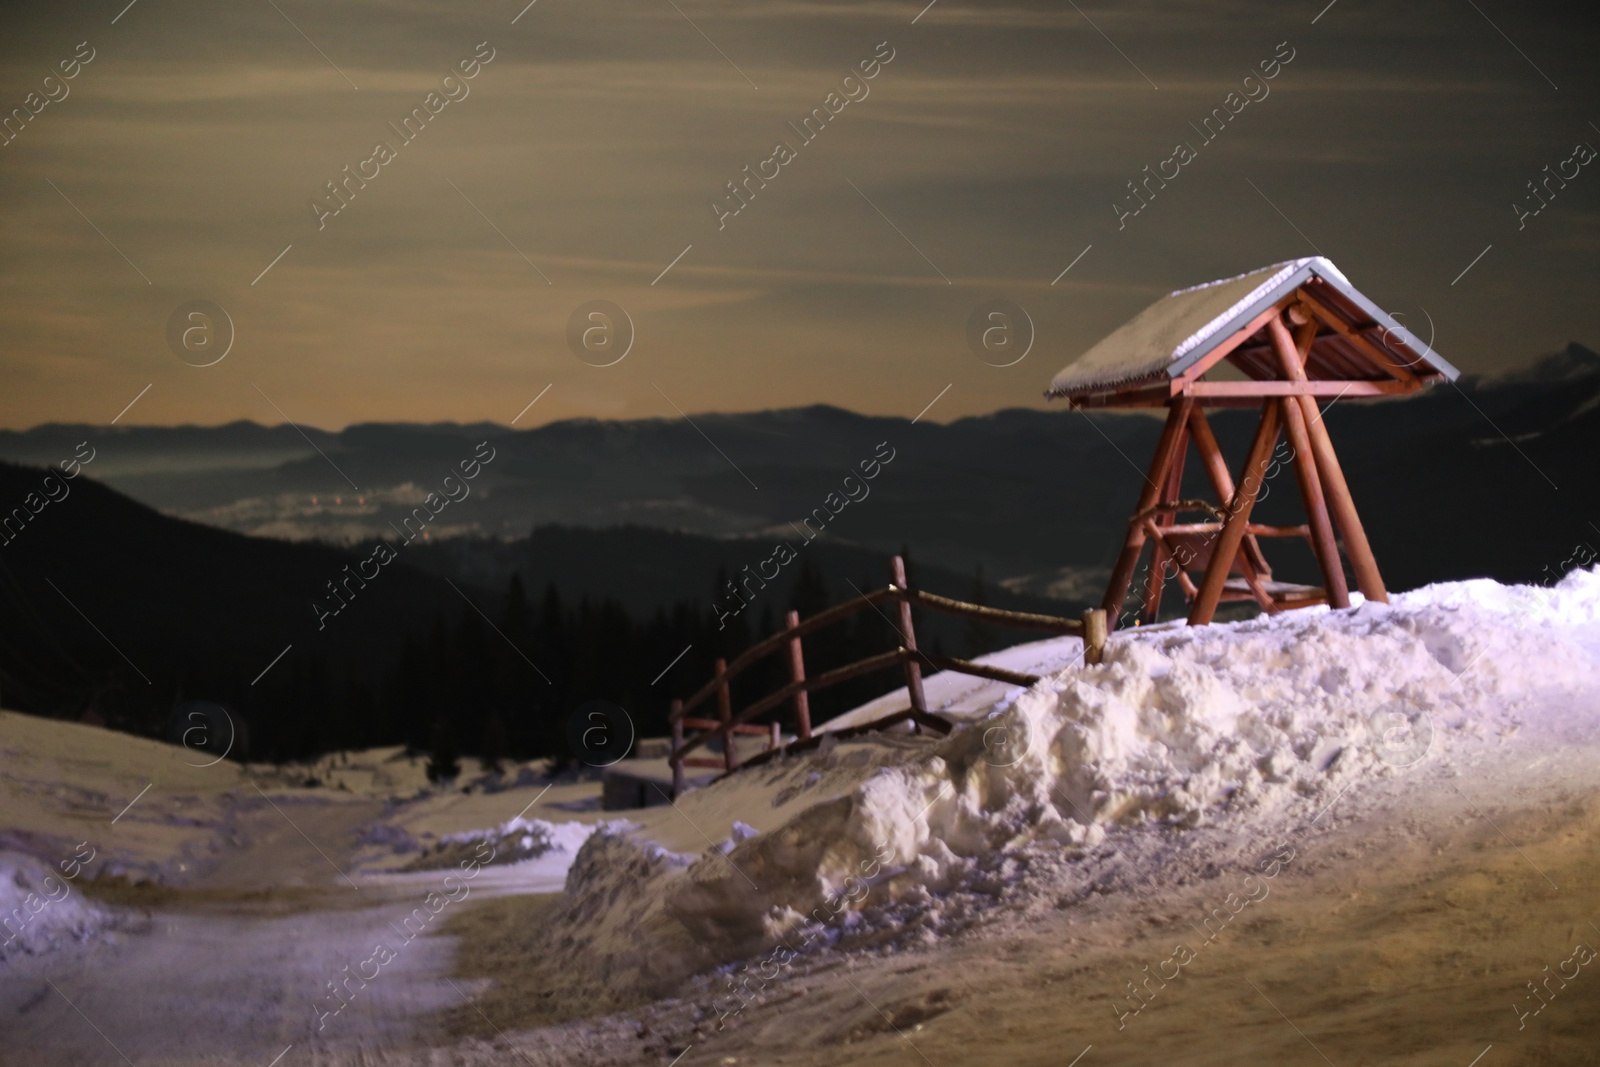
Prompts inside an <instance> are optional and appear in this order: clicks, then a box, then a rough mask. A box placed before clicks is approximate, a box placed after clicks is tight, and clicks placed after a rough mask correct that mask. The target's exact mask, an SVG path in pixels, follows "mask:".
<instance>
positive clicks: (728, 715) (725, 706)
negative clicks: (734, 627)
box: [717, 658, 739, 771]
mask: <svg viewBox="0 0 1600 1067" xmlns="http://www.w3.org/2000/svg"><path fill="white" fill-rule="evenodd" d="M727 670H728V661H727V660H725V659H720V658H719V659H718V660H717V678H718V679H719V682H718V685H717V718H718V719H720V720H721V721H722V730H721V731H720V732H721V734H722V768H723V770H728V771H731V770H735V769H737V768H738V766H739V753H738V752H737V751H735V746H734V743H733V726H732V724H731V723H730V721H729V720H731V719H732V718H733V707H732V703H731V701H730V700H729V697H728V680H727V679H726V678H723V677H722V676H723V675H724V674H726V673H727Z"/></svg>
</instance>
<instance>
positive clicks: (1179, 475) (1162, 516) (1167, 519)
mask: <svg viewBox="0 0 1600 1067" xmlns="http://www.w3.org/2000/svg"><path fill="white" fill-rule="evenodd" d="M1196 410H1198V409H1196ZM1178 437H1179V440H1178V443H1177V445H1175V446H1174V448H1173V453H1172V464H1171V466H1169V467H1168V468H1167V481H1166V486H1165V487H1164V488H1163V489H1162V491H1161V494H1160V496H1158V497H1157V500H1158V501H1159V502H1160V503H1163V504H1164V503H1167V502H1168V501H1173V500H1178V499H1180V498H1181V497H1182V496H1183V465H1184V459H1185V458H1186V457H1187V456H1188V454H1189V424H1188V423H1187V422H1185V423H1184V425H1183V428H1182V429H1180V430H1179V431H1178ZM1175 517H1176V513H1175V512H1171V511H1158V512H1156V513H1155V514H1154V515H1153V516H1151V518H1152V519H1153V520H1154V521H1153V522H1147V523H1146V524H1145V532H1146V536H1149V531H1150V528H1151V526H1170V525H1171V524H1172V520H1173V519H1174V518H1175ZM1169 556H1170V553H1168V551H1167V546H1166V543H1165V542H1164V541H1162V540H1161V538H1159V537H1153V538H1151V545H1150V571H1149V573H1147V574H1146V575H1145V582H1144V608H1143V610H1142V611H1141V612H1140V616H1141V619H1142V621H1143V622H1144V623H1145V624H1146V625H1148V624H1150V623H1153V622H1159V621H1160V619H1161V593H1162V591H1163V590H1164V589H1165V588H1166V585H1167V578H1168V577H1169V576H1168V575H1167V574H1165V573H1163V572H1164V570H1165V568H1166V566H1167V560H1168V558H1169Z"/></svg>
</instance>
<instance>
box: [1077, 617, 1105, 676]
mask: <svg viewBox="0 0 1600 1067" xmlns="http://www.w3.org/2000/svg"><path fill="white" fill-rule="evenodd" d="M1107 636H1108V635H1107V633H1106V609H1105V608H1090V609H1089V610H1088V611H1086V612H1084V613H1083V662H1084V663H1086V664H1089V665H1090V666H1093V665H1095V664H1097V663H1100V662H1102V661H1104V659H1105V654H1106V637H1107Z"/></svg>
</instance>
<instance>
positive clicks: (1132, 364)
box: [1045, 257, 1459, 627]
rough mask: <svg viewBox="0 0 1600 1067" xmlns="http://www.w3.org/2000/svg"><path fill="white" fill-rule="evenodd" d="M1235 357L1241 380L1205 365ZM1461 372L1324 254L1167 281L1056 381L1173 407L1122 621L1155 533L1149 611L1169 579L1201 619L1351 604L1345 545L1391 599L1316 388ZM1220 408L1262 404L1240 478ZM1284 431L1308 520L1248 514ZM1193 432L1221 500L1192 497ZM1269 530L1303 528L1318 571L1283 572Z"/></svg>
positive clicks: (1121, 571)
mask: <svg viewBox="0 0 1600 1067" xmlns="http://www.w3.org/2000/svg"><path fill="white" fill-rule="evenodd" d="M1224 364H1226V366H1228V367H1231V368H1232V369H1233V370H1234V371H1235V372H1237V373H1238V374H1239V375H1240V376H1242V378H1243V380H1231V381H1217V380H1208V378H1207V375H1208V373H1210V372H1212V371H1214V370H1220V369H1221V367H1222V366H1223V365H1224ZM1458 373H1459V372H1458V371H1457V370H1456V369H1455V368H1454V367H1452V366H1451V365H1450V364H1449V363H1446V362H1445V361H1444V360H1443V359H1442V358H1440V357H1439V356H1438V354H1437V353H1435V352H1434V351H1433V350H1432V349H1431V348H1430V347H1429V346H1428V345H1425V344H1422V343H1421V342H1419V341H1418V340H1417V339H1416V338H1414V337H1413V336H1411V334H1410V333H1409V332H1408V331H1406V329H1405V328H1404V327H1403V326H1401V325H1400V324H1399V323H1398V322H1396V321H1395V320H1394V319H1393V318H1392V317H1391V316H1389V315H1388V314H1387V313H1385V312H1384V311H1382V310H1381V309H1379V308H1378V307H1377V305H1375V304H1374V303H1372V301H1371V300H1369V299H1367V297H1365V296H1364V295H1362V294H1361V293H1360V292H1359V291H1357V290H1356V289H1355V288H1354V287H1352V286H1351V285H1350V283H1349V282H1348V281H1347V280H1346V279H1345V278H1344V276H1343V275H1342V274H1340V273H1339V271H1338V269H1337V268H1335V267H1334V266H1333V264H1332V263H1330V262H1328V261H1327V260H1326V259H1322V258H1321V257H1315V258H1311V259H1301V260H1294V261H1291V262H1289V263H1280V264H1275V265H1273V266H1271V267H1267V268H1264V269H1262V270H1259V271H1255V272H1252V273H1250V274H1245V275H1241V276H1239V277H1237V278H1229V279H1224V280H1223V281H1220V282H1212V283H1210V284H1208V285H1202V286H1196V287H1194V288H1192V289H1183V290H1179V291H1178V292H1175V293H1171V294H1169V295H1168V296H1167V297H1164V298H1163V299H1162V300H1160V301H1157V302H1156V303H1155V304H1154V305H1152V306H1151V307H1150V308H1148V309H1146V310H1145V311H1144V312H1142V313H1141V314H1140V315H1139V316H1138V317H1136V318H1135V319H1133V320H1132V321H1130V322H1129V323H1128V324H1126V325H1125V326H1123V327H1122V328H1121V329H1119V330H1117V331H1116V332H1114V333H1113V334H1111V335H1110V336H1109V337H1107V338H1106V339H1105V340H1103V341H1101V342H1100V343H1099V344H1097V345H1096V346H1095V347H1094V348H1092V349H1090V351H1089V352H1088V353H1085V355H1084V356H1083V357H1082V358H1081V359H1080V360H1079V361H1078V362H1077V363H1074V364H1073V365H1071V366H1069V367H1068V368H1066V369H1065V370H1063V371H1062V372H1061V373H1060V374H1058V375H1057V376H1056V378H1055V380H1054V381H1052V382H1051V387H1050V390H1049V391H1048V392H1047V393H1046V394H1045V395H1046V396H1048V397H1066V398H1068V399H1069V400H1070V402H1071V404H1072V406H1073V407H1076V408H1080V409H1081V408H1150V407H1165V408H1166V409H1167V418H1166V424H1165V426H1164V427H1163V429H1162V432H1161V437H1160V439H1159V441H1158V443H1157V445H1156V453H1155V457H1154V458H1153V459H1152V461H1151V463H1150V469H1149V472H1148V474H1147V475H1146V477H1145V486H1144V488H1143V491H1142V492H1141V493H1140V495H1139V502H1138V505H1137V506H1136V507H1135V509H1134V514H1133V515H1132V516H1131V517H1130V519H1129V522H1128V531H1127V535H1126V537H1125V538H1124V540H1123V544H1122V550H1121V552H1120V553H1119V554H1118V556H1117V561H1116V564H1115V566H1114V567H1113V568H1112V572H1111V580H1110V582H1109V584H1108V586H1107V588H1106V594H1105V598H1104V600H1103V601H1102V607H1103V608H1104V610H1105V612H1106V615H1107V618H1108V620H1109V624H1110V625H1111V626H1112V627H1115V626H1116V624H1117V621H1118V619H1119V617H1120V616H1121V615H1122V613H1123V608H1124V605H1125V604H1126V602H1127V600H1128V595H1129V590H1130V585H1131V583H1132V582H1133V579H1134V576H1135V574H1136V573H1137V571H1138V566H1139V561H1140V559H1141V558H1142V556H1143V554H1144V549H1145V546H1146V545H1147V544H1148V545H1149V546H1150V549H1151V551H1150V559H1149V565H1148V568H1147V571H1146V579H1145V590H1144V595H1143V605H1142V608H1141V609H1140V610H1139V618H1140V621H1143V622H1154V621H1156V619H1157V618H1158V617H1159V612H1160V607H1161V597H1162V592H1163V590H1164V588H1165V586H1166V584H1167V582H1168V581H1169V580H1173V579H1176V580H1177V581H1178V584H1179V586H1180V587H1181V588H1182V589H1183V592H1184V594H1185V595H1186V597H1187V598H1188V600H1189V615H1188V619H1189V622H1190V624H1191V625H1199V624H1203V623H1208V622H1210V621H1211V620H1212V618H1213V617H1214V615H1215V613H1216V610H1217V607H1218V605H1220V604H1222V603H1224V602H1227V601H1230V600H1240V601H1254V602H1255V603H1256V604H1258V605H1259V606H1260V607H1261V608H1262V610H1263V611H1267V612H1278V611H1283V610H1287V609H1290V608H1296V607H1303V606H1307V605H1311V604H1323V603H1326V604H1328V605H1330V606H1331V607H1335V608H1342V607H1348V606H1349V604H1350V586H1349V581H1348V580H1347V577H1346V574H1345V569H1344V562H1345V559H1347V560H1348V562H1349V565H1350V571H1351V574H1352V575H1353V576H1354V578H1355V585H1356V587H1357V588H1358V589H1359V590H1360V591H1361V594H1362V596H1364V597H1365V598H1366V599H1368V600H1377V601H1384V602H1386V601H1387V600H1388V592H1387V590H1386V589H1385V588H1384V584H1383V578H1382V575H1381V574H1380V573H1379V571H1378V564H1377V561H1376V560H1375V559H1374V558H1373V554H1372V547H1371V545H1370V544H1369V543H1368V541H1367V535H1366V531H1365V529H1364V528H1363V527H1362V525H1361V519H1360V516H1359V515H1358V514H1357V512H1356V507H1355V503H1354V501H1353V499H1352V498H1351V495H1350V487H1349V485H1348V484H1347V483H1346V481H1345V478H1344V472H1343V470H1342V469H1341V468H1340V465H1339V459H1338V456H1337V454H1336V453H1335V452H1334V448H1333V442H1332V440H1331V439H1330V437H1329V436H1328V428H1327V425H1326V424H1325V423H1324V422H1323V419H1322V414H1323V411H1322V409H1321V408H1320V407H1319V406H1318V401H1319V399H1320V398H1327V399H1328V402H1329V403H1330V404H1331V403H1332V402H1333V401H1335V400H1338V399H1341V398H1381V397H1388V396H1404V395H1407V394H1410V393H1413V392H1416V391H1417V390H1419V389H1422V388H1424V387H1425V386H1427V385H1430V384H1432V383H1433V382H1436V381H1440V380H1454V379H1455V378H1456V377H1457V376H1458ZM1208 407H1212V408H1216V407H1256V408H1258V409H1259V410H1260V412H1261V416H1260V421H1259V422H1258V424H1257V427H1256V433H1255V437H1254V440H1253V441H1252V443H1251V446H1250V450H1249V452H1248V454H1247V455H1246V457H1245V460H1244V464H1243V466H1242V468H1241V469H1240V472H1239V475H1238V477H1237V479H1235V477H1234V476H1233V474H1232V473H1231V472H1230V470H1229V468H1228V463H1227V460H1226V459H1225V458H1224V457H1223V455H1222V451H1221V449H1220V448H1219V447H1218V446H1217V440H1216V437H1215V435H1214V434H1213V433H1212V432H1211V426H1210V424H1209V422H1208V421H1207V420H1206V416H1205V409H1206V408H1208ZM1280 434H1285V435H1287V437H1288V440H1289V444H1290V446H1291V448H1292V450H1293V455H1292V459H1291V463H1292V465H1293V468H1294V471H1295V478H1296V482H1297V483H1298V486H1299V490H1300V501H1301V505H1302V507H1303V509H1304V511H1305V515H1306V522H1305V523H1304V524H1302V525H1299V526H1265V525H1262V524H1259V523H1254V522H1252V521H1251V520H1250V513H1251V510H1252V509H1253V508H1254V506H1255V504H1256V501H1257V500H1258V499H1259V498H1260V495H1261V489H1262V485H1263V484H1264V481H1265V478H1266V477H1267V476H1268V475H1267V471H1268V469H1269V467H1270V466H1271V465H1272V463H1273V452H1274V450H1275V449H1276V447H1277V443H1278V439H1279V436H1280ZM1190 446H1193V448H1194V450H1195V452H1196V453H1197V455H1198V458H1199V460H1200V462H1201V464H1202V467H1203V469H1204V472H1205V475H1206V479H1207V481H1208V482H1209V483H1210V485H1211V488H1212V490H1213V491H1214V492H1215V494H1216V498H1217V502H1216V503H1215V504H1213V503H1210V502H1207V501H1203V500H1183V499H1180V495H1181V491H1182V485H1183V473H1184V464H1185V460H1186V458H1187V456H1188V453H1189V449H1190ZM1197 511H1198V512H1208V513H1209V521H1202V522H1182V523H1180V522H1178V518H1179V516H1180V515H1183V514H1185V513H1189V512H1197ZM1267 537H1299V538H1301V539H1303V540H1305V541H1306V542H1307V543H1308V544H1309V545H1310V547H1311V550H1312V553H1313V554H1314V555H1315V557H1316V560H1317V564H1318V567H1319V569H1320V570H1321V572H1322V585H1321V586H1320V587H1312V586H1303V585H1291V584H1289V583H1284V582H1278V581H1275V580H1273V578H1272V569H1271V567H1270V565H1269V564H1268V562H1267V559H1266V556H1265V555H1264V554H1263V553H1262V550H1261V543H1260V542H1261V539H1262V538H1267ZM1341 542H1342V545H1343V550H1344V552H1343V555H1344V559H1341V555H1340V546H1341Z"/></svg>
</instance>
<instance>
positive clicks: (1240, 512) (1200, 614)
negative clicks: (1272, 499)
mask: <svg viewBox="0 0 1600 1067" xmlns="http://www.w3.org/2000/svg"><path fill="white" fill-rule="evenodd" d="M1277 443H1278V405H1277V404H1275V403H1274V402H1273V401H1272V400H1271V399H1269V400H1267V401H1266V402H1265V403H1263V404H1262V405H1261V422H1260V423H1259V424H1258V425H1257V426H1256V437H1255V440H1254V441H1253V442H1251V444H1250V454H1249V455H1248V456H1247V457H1245V462H1244V470H1243V472H1242V473H1241V474H1240V475H1239V488H1238V490H1237V491H1236V492H1235V493H1234V497H1233V500H1232V501H1231V502H1230V503H1229V504H1228V509H1227V510H1228V518H1227V521H1226V522H1224V523H1223V524H1222V532H1221V533H1219V534H1218V535H1217V543H1216V546H1215V547H1214V548H1213V549H1212V551H1211V563H1210V565H1209V566H1207V567H1206V575H1205V578H1204V579H1203V580H1202V581H1201V583H1200V588H1199V590H1198V591H1197V592H1196V593H1195V597H1194V603H1193V604H1192V605H1190V607H1189V625H1190V626H1204V625H1205V624H1206V623H1208V622H1210V621H1211V617H1212V616H1213V615H1214V614H1216V610H1217V604H1218V602H1219V601H1221V599H1222V587H1223V585H1224V584H1225V583H1226V582H1227V580H1228V572H1229V571H1230V570H1232V569H1233V560H1234V557H1235V556H1236V555H1238V553H1239V545H1240V542H1242V541H1243V540H1244V535H1245V532H1246V530H1247V528H1248V527H1249V525H1250V509H1251V508H1253V507H1255V504H1256V498H1257V497H1258V496H1259V495H1260V494H1261V479H1262V475H1263V474H1264V473H1265V472H1266V469H1267V464H1268V462H1269V460H1270V459H1271V456H1272V449H1273V448H1274V447H1275V446H1276V445H1277Z"/></svg>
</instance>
